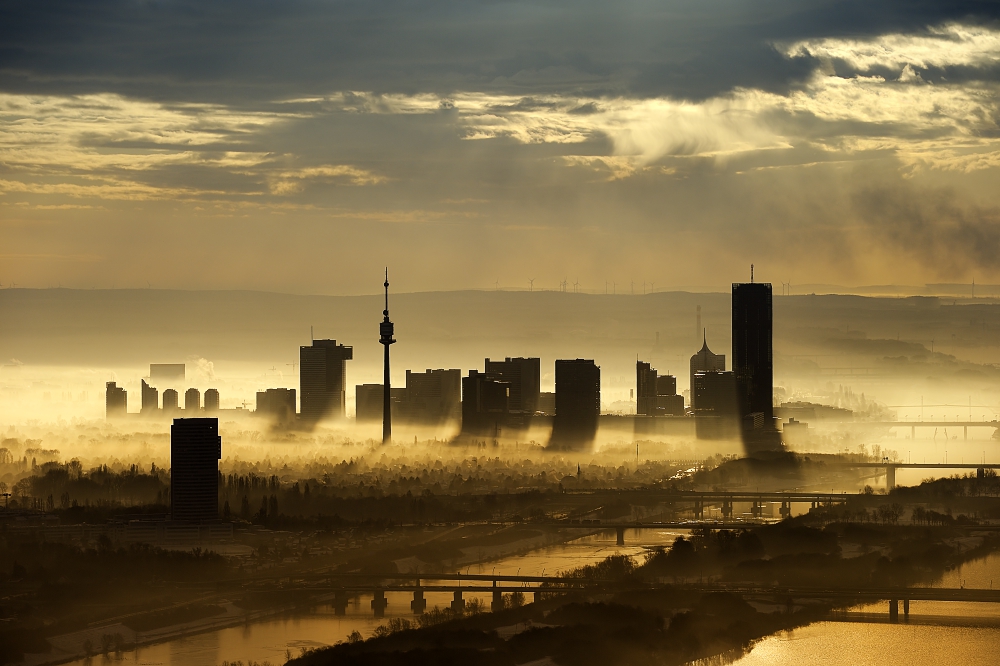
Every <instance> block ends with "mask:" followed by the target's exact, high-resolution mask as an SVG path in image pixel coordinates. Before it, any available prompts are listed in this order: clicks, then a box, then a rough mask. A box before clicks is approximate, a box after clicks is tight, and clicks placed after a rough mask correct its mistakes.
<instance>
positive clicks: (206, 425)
mask: <svg viewBox="0 0 1000 666" xmlns="http://www.w3.org/2000/svg"><path fill="white" fill-rule="evenodd" d="M221 459H222V438H221V437H220V436H219V419H217V418H192V419H174V422H173V425H171V426H170V517H171V519H172V520H178V521H189V522H200V521H207V520H215V519H217V518H218V517H219V460H221Z"/></svg>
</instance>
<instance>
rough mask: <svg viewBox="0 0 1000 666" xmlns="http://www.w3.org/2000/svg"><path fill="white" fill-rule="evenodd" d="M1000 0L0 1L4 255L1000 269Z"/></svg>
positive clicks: (185, 264)
mask: <svg viewBox="0 0 1000 666" xmlns="http://www.w3.org/2000/svg"><path fill="white" fill-rule="evenodd" d="M998 13H1000V10H997V9H996V8H995V5H993V4H992V3H982V4H980V3H943V2H942V3H939V6H937V5H935V4H934V3H925V4H923V5H921V6H920V7H919V8H918V9H914V8H913V7H911V6H910V5H908V4H904V3H870V2H869V3H860V2H816V3H801V2H780V1H778V2H767V3H764V2H715V1H708V2H703V3H687V2H620V3H597V2H586V1H584V2H568V1H552V2H537V3H518V2H509V3H505V2H417V3H404V2H385V3H372V2H320V1H311V2H295V1H290V2H287V3H284V2H283V3H268V2H245V3H244V2H241V3H237V2H201V3H195V2H169V1H162V2H133V1H129V2H125V1H120V0H104V1H99V2H69V1H67V2H39V3H22V2H0V241H2V242H0V283H3V284H4V286H7V285H9V284H11V283H16V284H17V285H18V286H26V287H54V286H64V287H80V288H90V287H140V286H142V287H144V286H147V285H148V286H153V287H162V288H194V289H204V288H241V289H243V288H247V289H267V290H275V291H291V292H298V293H328V294H351V293H371V292H373V291H375V290H377V287H378V284H379V282H380V280H379V272H380V271H381V269H382V268H381V267H383V266H385V265H389V266H390V267H391V271H392V274H393V276H394V277H395V278H396V279H397V281H395V282H394V284H398V285H399V287H400V289H403V290H407V291H415V290H437V289H459V288H493V287H494V286H495V285H499V286H500V287H501V288H518V289H524V288H527V287H528V280H529V279H534V287H535V288H536V289H539V288H542V289H554V288H557V286H558V283H559V282H561V281H563V280H567V281H568V282H569V283H570V284H573V283H575V282H578V283H579V285H580V288H581V289H584V290H589V291H603V290H604V289H605V285H609V286H608V289H609V290H612V289H615V290H618V291H619V292H620V291H624V290H627V289H630V288H631V287H630V286H629V285H631V284H632V283H633V282H634V283H635V284H636V285H638V284H639V283H640V282H641V283H644V284H649V283H652V284H653V285H654V286H655V288H656V289H657V290H660V289H670V288H684V287H693V286H698V287H718V288H725V286H726V285H727V284H728V283H729V282H732V281H734V280H741V279H744V278H745V277H747V275H746V274H747V273H748V265H749V264H750V263H751V262H753V263H754V264H755V265H756V266H757V276H758V278H759V279H763V280H770V281H772V282H775V283H778V282H789V281H790V282H792V283H793V284H810V283H813V284H815V283H833V284H843V285H866V284H923V283H926V282H943V281H954V282H967V281H970V280H972V279H976V281H977V282H980V283H987V282H990V281H1000V270H998V268H1000V265H998V261H1000V260H998V256H1000V253H998V252H997V247H998V242H1000V207H998V206H1000V200H998V199H1000V194H998V192H1000V187H998V183H1000V177H998V176H1000V171H998V169H1000V128H998V124H997V120H998V73H1000V23H998V22H997V14H998ZM636 288H637V289H638V287H636ZM644 288H645V287H644Z"/></svg>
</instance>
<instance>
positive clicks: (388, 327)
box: [379, 266, 395, 444]
mask: <svg viewBox="0 0 1000 666" xmlns="http://www.w3.org/2000/svg"><path fill="white" fill-rule="evenodd" d="M383 286H384V287H385V310H382V323H381V324H380V325H379V333H380V337H379V343H380V344H382V345H383V346H384V347H385V376H384V378H383V384H382V444H389V443H390V442H391V441H392V399H391V390H392V389H391V386H390V380H389V345H391V344H392V343H394V342H395V340H394V339H393V337H392V334H393V332H394V327H393V325H392V322H391V321H390V320H389V267H388V266H386V269H385V284H384V285H383Z"/></svg>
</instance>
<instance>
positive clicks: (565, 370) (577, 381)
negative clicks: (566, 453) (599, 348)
mask: <svg viewBox="0 0 1000 666" xmlns="http://www.w3.org/2000/svg"><path fill="white" fill-rule="evenodd" d="M600 415H601V368H600V367H599V366H598V365H596V364H595V363H594V362H593V361H592V360H586V359H582V358H578V359H573V360H565V361H556V415H555V418H554V419H552V437H551V439H550V440H549V446H550V447H554V448H565V449H584V448H587V447H589V446H590V445H591V444H592V443H593V441H594V437H595V436H596V435H597V420H598V417H599V416H600Z"/></svg>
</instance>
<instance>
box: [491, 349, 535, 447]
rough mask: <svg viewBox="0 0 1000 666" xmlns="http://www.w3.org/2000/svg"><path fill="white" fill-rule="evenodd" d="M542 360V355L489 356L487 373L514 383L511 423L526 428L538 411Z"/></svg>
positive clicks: (510, 406) (509, 419) (509, 411)
mask: <svg viewBox="0 0 1000 666" xmlns="http://www.w3.org/2000/svg"><path fill="white" fill-rule="evenodd" d="M541 363H542V362H541V359H538V358H510V357H507V358H505V359H504V360H502V361H493V360H491V359H489V358H487V359H486V374H488V375H493V376H494V377H496V378H497V379H499V380H500V381H503V382H507V383H508V384H510V395H509V396H508V397H509V399H508V402H507V413H508V419H507V421H508V426H510V427H513V428H520V429H523V428H527V427H528V426H529V425H531V417H533V416H534V415H535V412H537V411H538V395H539V393H541V388H542V385H541V379H542V371H541Z"/></svg>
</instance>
